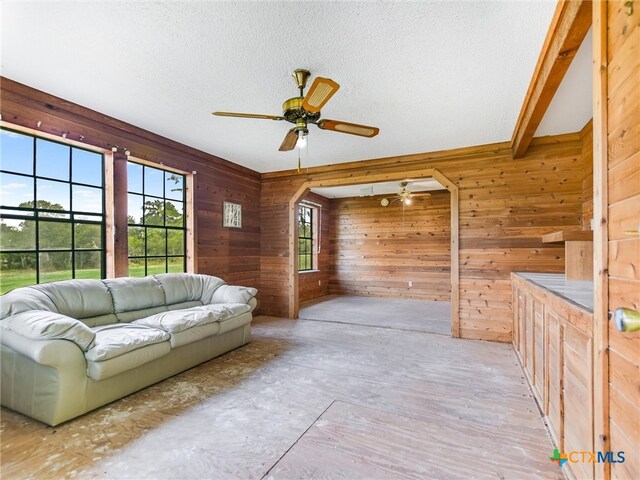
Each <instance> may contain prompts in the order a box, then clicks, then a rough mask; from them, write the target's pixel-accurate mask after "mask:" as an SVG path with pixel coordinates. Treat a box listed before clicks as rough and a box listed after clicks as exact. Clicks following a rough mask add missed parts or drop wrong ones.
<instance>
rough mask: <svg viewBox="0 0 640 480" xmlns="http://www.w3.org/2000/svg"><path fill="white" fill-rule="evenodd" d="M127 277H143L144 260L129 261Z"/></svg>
mask: <svg viewBox="0 0 640 480" xmlns="http://www.w3.org/2000/svg"><path fill="white" fill-rule="evenodd" d="M129 276H130V277H144V258H130V259H129Z"/></svg>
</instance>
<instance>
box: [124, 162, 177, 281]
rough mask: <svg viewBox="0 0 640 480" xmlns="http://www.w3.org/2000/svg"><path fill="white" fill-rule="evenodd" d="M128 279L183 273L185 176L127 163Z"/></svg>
mask: <svg viewBox="0 0 640 480" xmlns="http://www.w3.org/2000/svg"><path fill="white" fill-rule="evenodd" d="M127 183H128V187H127V189H128V192H129V193H128V224H129V276H131V277H142V276H145V275H152V274H156V273H166V272H184V271H186V256H185V248H186V222H185V198H186V197H185V176H184V175H180V174H177V173H174V172H169V171H166V170H161V169H159V168H153V167H149V166H147V165H141V164H139V163H134V162H128V166H127Z"/></svg>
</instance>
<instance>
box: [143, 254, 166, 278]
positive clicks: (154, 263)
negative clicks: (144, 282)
mask: <svg viewBox="0 0 640 480" xmlns="http://www.w3.org/2000/svg"><path fill="white" fill-rule="evenodd" d="M166 262H167V260H166V258H148V259H147V275H156V274H158V273H166V271H167V263H166Z"/></svg>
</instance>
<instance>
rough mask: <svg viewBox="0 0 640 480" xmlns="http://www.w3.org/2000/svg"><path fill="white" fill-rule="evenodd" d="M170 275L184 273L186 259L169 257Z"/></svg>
mask: <svg viewBox="0 0 640 480" xmlns="http://www.w3.org/2000/svg"><path fill="white" fill-rule="evenodd" d="M168 260H169V268H168V271H169V273H181V272H184V271H185V270H184V257H169V259H168Z"/></svg>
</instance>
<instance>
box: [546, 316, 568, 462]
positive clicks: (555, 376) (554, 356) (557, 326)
mask: <svg viewBox="0 0 640 480" xmlns="http://www.w3.org/2000/svg"><path fill="white" fill-rule="evenodd" d="M545 319H546V322H547V424H548V425H549V429H550V430H551V436H552V437H553V440H554V442H555V444H556V446H557V447H558V449H559V450H560V451H563V450H564V445H563V442H562V440H563V431H562V424H563V413H562V323H561V321H560V317H559V316H558V314H557V313H556V312H554V311H553V310H551V309H550V308H549V307H548V306H547V307H546V309H545Z"/></svg>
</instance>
